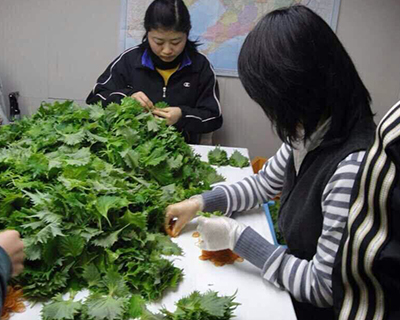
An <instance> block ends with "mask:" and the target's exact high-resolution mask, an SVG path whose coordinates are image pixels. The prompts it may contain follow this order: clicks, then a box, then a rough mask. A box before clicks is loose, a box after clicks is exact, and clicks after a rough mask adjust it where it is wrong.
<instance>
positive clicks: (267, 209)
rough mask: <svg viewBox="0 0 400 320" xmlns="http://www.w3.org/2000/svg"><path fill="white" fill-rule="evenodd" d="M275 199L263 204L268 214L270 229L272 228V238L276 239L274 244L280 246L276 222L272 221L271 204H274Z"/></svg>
mask: <svg viewBox="0 0 400 320" xmlns="http://www.w3.org/2000/svg"><path fill="white" fill-rule="evenodd" d="M274 204H275V201H268V202H267V203H264V204H263V207H264V211H265V215H266V216H267V221H268V224H269V229H270V230H271V234H272V239H273V240H274V245H276V246H279V243H278V240H277V239H276V233H275V229H274V222H273V221H272V217H271V212H270V211H269V206H273V205H274Z"/></svg>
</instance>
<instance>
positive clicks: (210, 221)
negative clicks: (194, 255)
mask: <svg viewBox="0 0 400 320" xmlns="http://www.w3.org/2000/svg"><path fill="white" fill-rule="evenodd" d="M244 229H246V226H245V225H244V224H242V223H240V222H237V221H235V220H233V219H231V218H227V217H211V218H205V217H200V218H199V225H198V226H197V231H198V232H199V233H200V242H199V247H200V249H202V250H206V251H219V250H225V249H231V250H233V249H234V248H235V245H236V242H237V241H238V239H239V237H240V235H241V234H242V232H243V231H244Z"/></svg>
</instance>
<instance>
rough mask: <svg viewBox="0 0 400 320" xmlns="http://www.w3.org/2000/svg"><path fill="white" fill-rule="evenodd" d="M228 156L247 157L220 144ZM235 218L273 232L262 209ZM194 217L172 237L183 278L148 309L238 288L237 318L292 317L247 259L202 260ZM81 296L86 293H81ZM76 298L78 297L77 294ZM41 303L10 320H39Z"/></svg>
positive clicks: (200, 149)
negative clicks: (221, 262)
mask: <svg viewBox="0 0 400 320" xmlns="http://www.w3.org/2000/svg"><path fill="white" fill-rule="evenodd" d="M192 147H193V149H194V150H195V152H196V153H198V154H200V155H201V158H202V160H204V161H207V153H208V151H210V150H212V149H214V148H215V147H213V146H198V145H196V146H192ZM223 149H224V150H225V151H226V152H227V154H228V156H230V155H231V154H232V153H233V152H234V151H235V150H238V151H239V152H241V153H242V154H243V155H245V156H247V157H249V153H248V150H247V149H244V148H228V147H223ZM216 168H217V171H218V173H220V174H222V175H223V176H224V177H225V178H226V182H224V183H234V182H236V181H239V180H242V179H243V178H245V177H246V176H249V175H252V174H253V169H252V168H251V166H249V167H246V168H242V169H240V168H234V167H230V166H227V167H216ZM235 218H236V219H237V220H238V221H240V222H242V223H244V224H246V225H249V226H251V227H253V229H255V230H256V231H257V232H259V233H260V234H261V235H262V236H264V237H265V238H266V239H268V240H269V241H271V242H272V241H273V240H272V235H271V232H270V229H269V226H268V223H267V220H266V217H265V214H264V211H263V210H262V209H261V208H259V209H254V210H251V211H249V212H246V213H242V214H241V215H238V216H237V217H235ZM196 225H197V224H196V220H193V221H192V222H191V223H189V224H188V226H186V228H185V229H184V230H183V232H182V234H181V235H180V236H179V237H178V238H176V239H173V241H175V242H176V243H178V244H179V246H180V247H181V248H182V249H183V251H184V256H182V257H173V260H174V264H175V265H176V266H177V267H178V268H182V269H183V270H184V278H183V281H182V282H181V283H180V284H179V285H178V288H177V289H176V290H175V291H168V292H166V293H165V295H164V297H163V299H162V300H161V301H160V302H159V303H152V304H150V305H149V306H148V308H149V309H150V310H151V311H153V312H155V311H157V310H158V309H160V308H161V306H165V307H166V308H167V309H168V310H171V311H173V310H175V302H177V301H178V300H179V299H180V298H182V297H184V296H187V295H189V294H190V293H191V292H193V291H194V290H197V291H200V292H206V291H208V290H214V291H217V292H219V294H220V295H232V294H233V293H234V292H235V291H237V296H236V302H239V303H240V304H241V305H240V306H239V307H238V308H237V309H236V311H235V315H236V318H234V319H236V320H265V319H273V320H295V319H296V316H295V313H294V309H293V305H292V302H291V300H290V297H289V294H288V293H287V292H285V291H281V290H279V289H277V288H276V287H274V286H273V285H271V284H269V283H268V282H266V281H263V280H262V278H261V275H260V270H259V269H257V268H256V267H254V266H253V265H252V264H250V263H249V262H247V261H244V262H242V263H235V264H233V265H225V266H223V267H215V266H214V265H213V264H212V263H211V262H210V261H201V260H199V256H200V254H201V250H200V249H199V248H198V247H197V246H196V242H197V239H195V238H193V237H192V234H193V232H194V231H195V230H196ZM81 295H85V293H82V294H81ZM81 295H79V296H77V298H80V296H81ZM40 310H41V306H40V305H36V306H34V307H33V308H31V307H28V308H27V310H26V312H24V313H22V314H15V315H14V316H13V317H12V318H11V320H39V319H41V317H40Z"/></svg>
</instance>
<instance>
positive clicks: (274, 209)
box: [269, 200, 286, 245]
mask: <svg viewBox="0 0 400 320" xmlns="http://www.w3.org/2000/svg"><path fill="white" fill-rule="evenodd" d="M279 209H280V201H279V200H275V203H274V204H272V205H270V206H269V212H270V214H271V219H272V222H273V224H274V231H275V235H276V241H277V242H278V244H280V245H286V241H285V238H284V237H283V235H282V233H281V232H280V230H279V225H278V221H279Z"/></svg>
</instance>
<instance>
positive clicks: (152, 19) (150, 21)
mask: <svg viewBox="0 0 400 320" xmlns="http://www.w3.org/2000/svg"><path fill="white" fill-rule="evenodd" d="M144 28H145V30H146V34H145V35H144V36H143V40H142V44H141V47H142V48H148V43H147V34H148V32H149V31H150V30H153V29H154V30H156V29H164V30H173V31H177V32H184V33H186V35H187V36H188V40H187V43H186V48H188V49H192V50H197V47H198V46H199V43H198V42H197V41H192V40H189V33H190V30H191V29H192V24H191V21H190V13H189V10H188V8H187V7H186V5H185V3H184V2H183V1H182V0H155V1H153V2H152V3H151V4H150V6H149V7H148V8H147V10H146V14H145V17H144Z"/></svg>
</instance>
